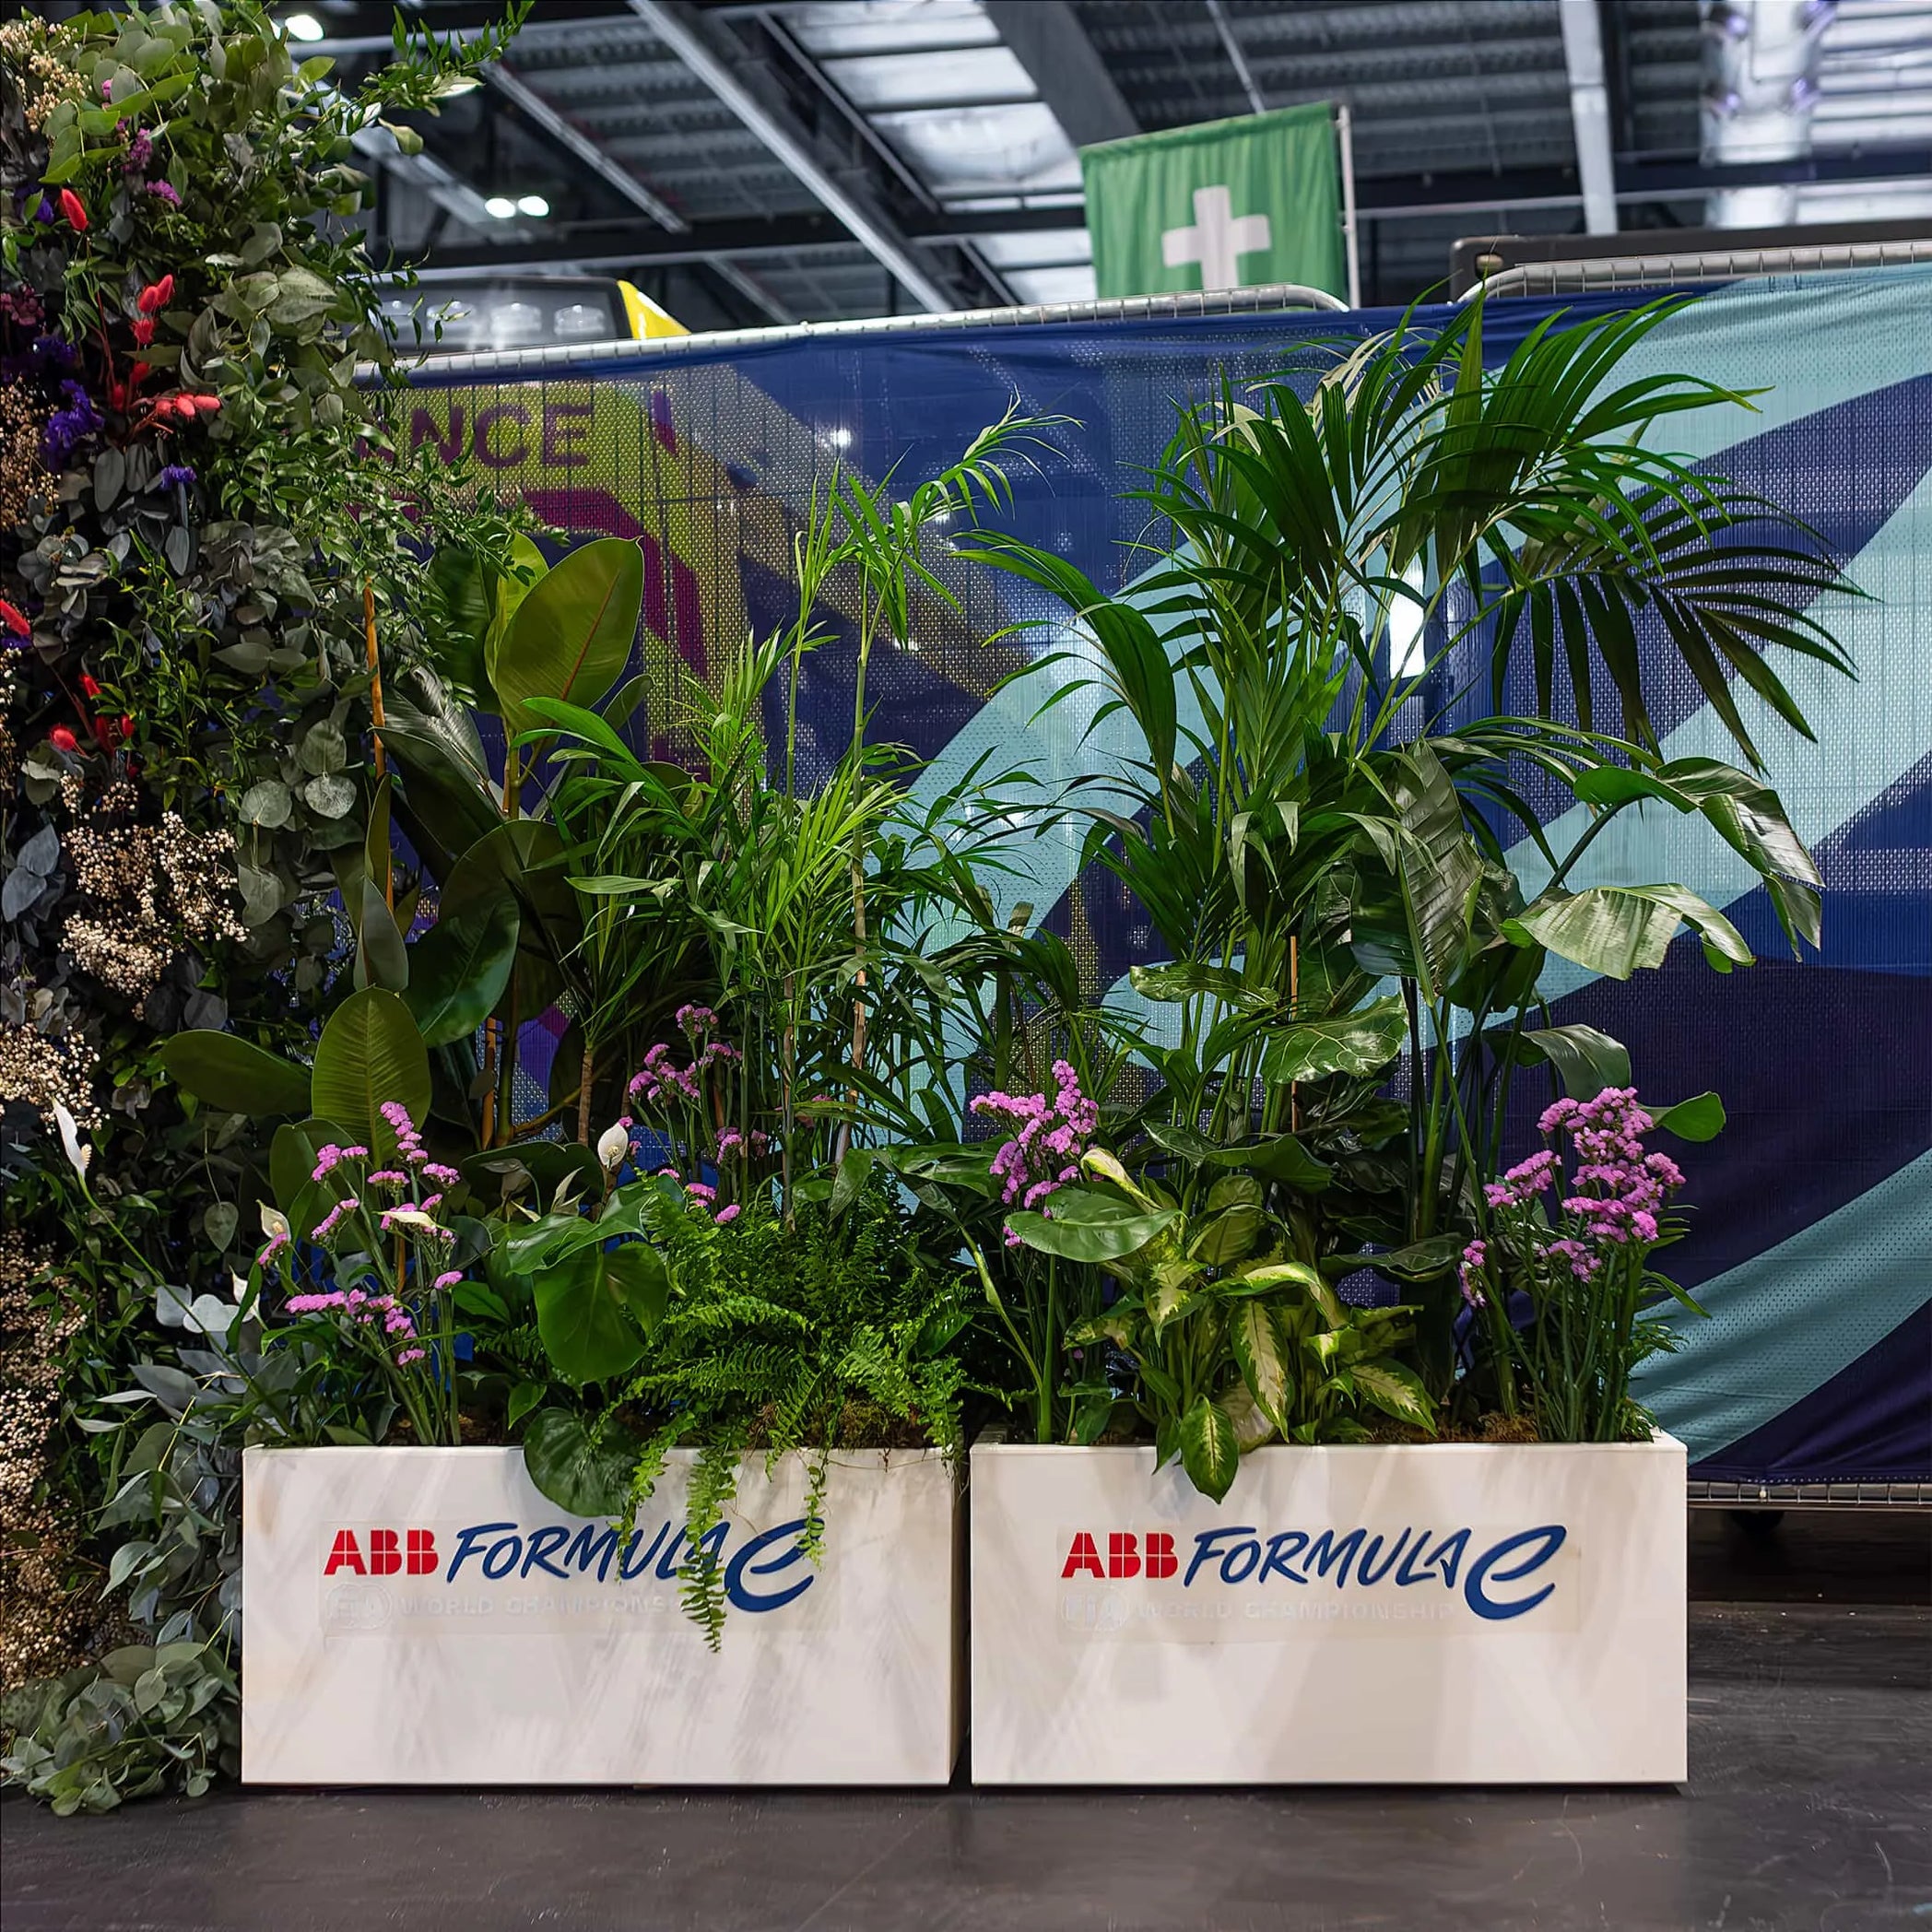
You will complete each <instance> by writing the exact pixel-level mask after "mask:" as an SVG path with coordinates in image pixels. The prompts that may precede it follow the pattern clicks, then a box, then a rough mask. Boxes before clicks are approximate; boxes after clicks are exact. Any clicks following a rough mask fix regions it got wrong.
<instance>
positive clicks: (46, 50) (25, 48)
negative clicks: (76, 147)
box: [0, 14, 87, 134]
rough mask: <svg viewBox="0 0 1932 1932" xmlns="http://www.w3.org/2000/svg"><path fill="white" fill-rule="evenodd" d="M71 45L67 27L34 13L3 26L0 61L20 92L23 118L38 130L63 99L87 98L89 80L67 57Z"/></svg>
mask: <svg viewBox="0 0 1932 1932" xmlns="http://www.w3.org/2000/svg"><path fill="white" fill-rule="evenodd" d="M71 45H72V40H71V37H70V36H69V35H68V34H67V33H66V32H65V29H62V28H60V27H57V26H55V25H54V24H53V23H52V22H51V21H46V20H37V19H35V18H34V17H33V16H32V15H31V14H29V15H27V16H26V17H25V18H22V19H18V20H9V21H7V23H6V26H4V27H0V64H4V65H5V66H6V70H7V76H8V78H9V79H10V80H11V81H12V83H13V85H14V88H15V89H16V91H17V92H18V95H19V100H20V112H21V118H22V119H23V120H25V122H26V123H27V124H28V126H29V127H30V128H32V129H33V130H34V132H35V133H36V134H38V133H39V132H40V130H41V128H43V127H45V126H46V124H47V117H48V115H49V114H51V113H52V112H53V111H54V109H55V108H56V107H58V106H59V105H60V104H61V102H62V101H63V100H78V101H85V100H87V82H86V81H85V80H84V79H82V77H81V76H80V75H79V74H78V73H77V72H76V70H75V69H74V68H73V67H71V66H70V65H68V64H67V61H66V59H65V57H64V56H65V54H66V53H67V52H68V50H69V48H70V47H71Z"/></svg>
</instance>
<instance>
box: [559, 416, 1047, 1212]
mask: <svg viewBox="0 0 1932 1932" xmlns="http://www.w3.org/2000/svg"><path fill="white" fill-rule="evenodd" d="M1040 427H1041V426H1040V425H1039V424H1038V423H1036V422H1033V421H1031V420H1028V419H1024V418H1019V417H1018V416H1016V415H1014V414H1012V413H1011V412H1009V413H1008V415H1007V417H1005V418H1002V419H1001V421H999V422H998V423H996V424H994V425H993V426H991V427H990V428H989V429H987V430H984V432H983V433H982V434H981V435H980V436H979V437H977V438H976V439H975V440H974V442H973V443H972V446H971V447H970V448H969V449H968V450H967V452H966V453H965V454H964V455H963V456H962V457H961V458H960V460H959V462H957V463H956V464H954V465H950V466H948V468H947V469H945V470H944V471H942V472H941V473H940V474H939V475H938V476H937V477H933V478H932V479H930V480H929V481H927V482H925V483H924V484H922V485H920V486H919V487H918V488H917V489H914V490H913V491H912V492H911V494H910V495H909V496H907V497H905V498H903V499H896V498H895V495H894V490H893V485H892V481H891V479H890V478H888V479H887V480H886V481H885V482H884V483H881V484H879V485H878V486H876V487H868V486H866V485H865V484H864V483H863V482H862V481H861V480H860V479H859V478H858V477H856V476H854V474H852V473H850V472H843V473H841V474H839V475H836V476H835V477H833V478H832V480H831V484H830V486H829V487H828V488H827V489H825V490H824V491H823V492H822V494H821V493H819V492H815V494H814V497H813V501H812V502H811V505H810V509H809V513H808V515H807V519H806V522H805V524H804V527H803V528H802V529H801V531H800V532H799V535H798V537H797V540H796V544H795V576H796V590H797V594H798V602H797V614H796V617H795V620H794V621H793V622H792V623H791V624H790V625H789V626H787V627H785V628H784V629H783V630H778V631H776V632H774V633H773V634H772V635H771V636H769V637H766V638H763V639H751V640H749V641H748V642H746V643H745V644H744V645H743V646H742V647H741V649H740V650H739V651H737V652H736V654H734V655H733V657H732V658H731V660H730V662H729V665H728V666H727V668H726V671H725V676H724V677H723V679H722V680H721V681H720V683H719V684H718V685H717V686H716V688H713V687H712V686H710V685H708V684H706V683H705V682H703V681H702V680H701V679H699V678H697V677H687V678H686V680H685V685H684V690H683V694H682V701H681V715H680V717H679V718H678V720H677V725H678V726H679V729H680V731H681V733H682V735H683V736H685V737H686V738H687V740H688V741H689V743H690V745H691V746H692V748H693V751H694V754H695V755H694V758H693V760H692V766H691V769H689V771H687V770H685V769H683V768H673V767H668V766H665V765H661V764H652V763H649V762H646V761H645V760H640V759H638V758H637V757H636V756H635V755H633V754H632V753H631V752H630V750H629V749H628V748H627V747H626V746H625V745H624V744H623V743H622V741H621V740H620V739H619V738H618V736H617V734H616V733H615V732H613V731H612V730H610V729H609V728H608V726H607V725H605V724H604V723H603V722H602V721H600V720H599V719H598V718H596V717H595V715H594V714H592V713H588V712H586V711H584V710H583V709H582V708H581V707H577V706H572V705H570V704H568V703H561V702H556V701H547V700H544V699H540V698H537V699H532V700H531V701H530V704H529V709H530V711H531V712H532V713H534V714H535V716H536V719H537V720H539V721H540V724H541V725H542V728H543V730H544V731H546V732H548V733H551V734H553V736H552V738H551V742H552V743H553V744H554V745H555V747H556V750H555V753H554V757H555V761H556V763H557V764H558V766H559V767H560V768H561V770H562V774H563V775H562V776H561V777H560V780H559V782H558V783H557V784H556V785H555V787H554V788H553V790H552V792H551V795H550V801H549V802H550V808H551V811H552V814H553V816H554V819H555V822H556V824H557V826H558V828H559V831H560V834H561V837H562V842H563V863H564V866H565V868H566V870H567V872H568V874H569V876H570V878H571V882H572V885H573V887H574V889H575V890H576V891H577V892H578V893H579V894H581V895H582V896H583V899H584V901H586V903H587V905H588V908H589V911H588V915H587V920H586V925H585V932H584V938H583V946H582V948H580V952H579V959H580V961H581V970H582V971H583V973H584V975H585V977H586V978H587V979H588V980H589V981H590V982H591V983H592V984H594V986H595V1002H594V1004H593V1005H592V1006H591V1007H589V1008H588V1009H587V1011H586V1013H585V1015H584V1022H583V1023H584V1025H585V1028H586V1031H587V1032H588V1033H589V1034H591V1035H593V1036H596V1037H610V1036H613V1035H614V1034H615V1033H616V1032H617V1031H618V1017H619V1016H627V1017H628V1019H629V1021H630V1025H631V1027H632V1030H633V1031H635V1030H636V1027H637V1025H638V1023H639V1019H640V1016H642V1019H643V1023H644V1024H645V1026H646V1027H647V1029H648V1028H649V1027H651V1026H655V1027H657V1028H659V1029H660V1030H666V1029H668V1024H669V1020H670V1018H671V1007H672V1006H674V1005H676V1004H677V1000H676V999H669V998H666V989H670V988H677V989H680V996H682V989H687V988H691V987H695V988H696V989H697V996H699V997H701V999H702V1001H703V1002H704V1003H705V1004H706V1005H707V1006H710V1007H715V1009H716V1011H717V1013H718V1015H719V1017H720V1024H721V1027H722V1030H723V1031H722V1037H723V1038H725V1040H727V1041H728V1042H730V1043H731V1044H732V1045H733V1047H734V1049H735V1051H736V1053H737V1054H739V1055H740V1056H741V1064H742V1066H744V1067H745V1069H746V1075H745V1078H743V1079H742V1080H741V1081H740V1082H739V1083H738V1093H739V1095H740V1101H741V1107H742V1110H743V1117H742V1118H740V1119H736V1120H734V1121H724V1120H719V1121H717V1122H716V1123H714V1124H713V1125H714V1130H715V1131H722V1130H724V1129H726V1128H736V1131H737V1132H738V1133H740V1134H741V1135H745V1136H749V1135H750V1134H751V1133H753V1132H754V1131H758V1132H760V1134H763V1135H765V1136H768V1137H769V1138H770V1141H771V1146H772V1160H773V1162H774V1165H775V1166H776V1168H777V1170H778V1177H779V1180H780V1184H781V1193H782V1196H783V1198H785V1199H787V1200H788V1199H789V1196H790V1191H791V1188H792V1186H793V1184H794V1183H795V1182H796V1181H798V1180H802V1179H804V1178H805V1177H807V1175H809V1174H811V1173H813V1172H815V1171H817V1170H819V1169H821V1168H822V1167H824V1166H825V1165H826V1164H827V1163H828V1162H831V1161H833V1160H838V1159H841V1158H842V1157H843V1156H844V1155H845V1154H846V1153H847V1152H848V1151H849V1150H850V1149H851V1148H852V1144H853V1135H854V1123H855V1121H856V1120H857V1118H858V1117H859V1115H860V1114H862V1113H863V1114H865V1115H866V1117H868V1118H875V1119H881V1118H882V1119H883V1120H885V1121H887V1122H889V1123H890V1124H891V1125H895V1126H897V1127H898V1128H899V1129H900V1130H901V1131H907V1130H910V1131H913V1132H916V1133H922V1134H924V1133H927V1132H930V1131H931V1126H930V1122H929V1120H928V1118H927V1116H926V1115H925V1113H923V1112H921V1111H919V1101H920V1096H921V1094H922V1092H923V1090H924V1089H925V1087H926V1086H927V1084H928V1072H927V1070H928V1069H929V1068H930V1067H931V1066H933V1065H934V1064H935V1063H936V1061H937V1059H938V1058H939V1057H940V1056H941V1054H942V1053H943V1041H942V1034H943V1012H944V1008H945V1007H946V1005H947V1003H948V999H949V998H950V988H949V985H948V981H947V979H946V976H945V974H944V973H943V972H941V971H940V970H939V969H938V968H937V966H935V965H933V964H932V963H930V962H929V961H928V960H927V959H926V958H925V951H926V948H927V941H928V937H929V934H930V931H931V929H932V927H933V926H934V925H935V924H936V922H937V921H939V920H940V919H941V918H943V917H944V916H946V915H947V914H948V913H954V912H957V911H958V909H959V908H960V906H961V905H962V904H965V903H967V902H969V901H972V898H973V892H974V885H973V882H974V879H975V878H976V877H977V876H979V875H981V874H984V872H985V871H986V870H987V869H988V868H990V867H993V866H997V865H998V864H999V863H1000V861H999V859H998V856H997V850H996V848H997V846H998V844H999V842H1000V841H1001V838H1002V837H1003V835H1004V831H1005V827H1004V820H1003V819H1002V817H1001V815H1000V812H999V810H998V801H999V793H1000V790H1001V787H1002V784H1003V783H1004V778H1005V777H1010V774H1005V775H1004V777H1003V775H1002V774H998V773H993V772H985V771H982V770H975V771H974V772H972V773H971V774H969V775H968V776H967V778H966V779H965V780H963V781H962V782H961V783H960V784H959V785H958V786H956V787H954V788H953V789H952V790H951V791H949V792H948V794H947V795H945V796H944V797H942V798H940V799H938V800H937V801H934V802H933V803H931V804H930V805H925V806H921V805H919V804H917V803H916V802H915V801H914V800H913V796H912V793H911V780H912V778H913V773H914V770H915V768H914V766H913V761H912V760H911V759H910V758H909V756H908V755H907V754H906V753H905V752H904V751H903V750H901V748H896V747H893V746H880V745H875V744H871V743H868V742H867V740H866V724H867V720H868V712H867V707H866V673H867V668H868V666H869V663H870V659H871V656H872V654H873V652H874V651H875V649H877V648H878V647H879V646H881V645H882V644H883V645H885V646H887V647H893V648H896V647H900V646H902V645H903V644H904V643H905V642H907V641H908V640H909V639H911V638H912V637H913V631H914V628H915V625H916V624H917V622H918V621H919V608H918V607H919V604H920V601H921V599H922V598H924V599H925V600H926V602H927V603H928V604H929V605H930V606H935V607H955V608H956V607H957V599H956V598H955V596H954V594H953V593H952V592H951V591H950V590H949V589H948V587H947V585H946V584H945V583H943V582H942V581H941V580H940V579H939V578H938V577H937V575H936V574H935V573H934V572H933V571H932V570H931V569H930V568H929V566H928V564H927V562H926V560H925V555H924V551H925V548H926V547H927V546H928V545H929V544H930V543H931V542H932V541H933V540H934V535H933V533H934V532H935V530H936V529H937V527H938V526H940V525H941V524H947V523H950V522H951V521H952V520H953V519H955V518H960V519H963V520H964V521H965V522H966V523H967V524H975V523H976V521H977V518H978V516H979V514H980V512H982V511H983V510H984V509H985V508H988V507H1000V506H1004V505H1005V504H1006V503H1007V501H1009V495H1010V492H1009V488H1008V485H1007V478H1006V475H1005V470H1004V468H1003V466H1002V465H1008V464H1010V463H1011V461H1012V460H1013V459H1014V458H1015V456H1016V455H1023V454H1024V452H1025V449H1026V447H1027V445H1028V443H1029V442H1031V441H1032V440H1033V439H1034V438H1035V436H1036V434H1037V431H1038V430H1039V428H1040ZM841 582H842V589H843V592H844V597H843V601H844V603H845V604H846V607H848V608H849V609H851V610H852V611H853V612H854V616H855V626H854V628H855V631H856V636H855V639H854V643H855V648H856V666H855V678H854V701H853V714H852V728H851V733H850V736H849V739H848V742H847V744H846V746H845V748H844V749H843V750H842V752H841V753H840V754H839V755H838V756H837V758H836V759H835V760H833V761H832V762H831V768H830V770H829V771H827V772H824V773H823V775H822V776H820V777H818V778H817V780H816V782H808V774H807V772H805V771H804V770H803V769H802V764H801V760H800V756H799V745H800V735H801V725H800V720H799V689H800V684H801V679H802V677H803V676H804V673H805V667H806V665H807V661H808V659H809V658H810V657H811V656H812V655H813V654H814V653H816V652H818V651H819V650H820V649H821V648H823V647H824V646H825V645H826V644H827V643H828V642H830V633H829V632H828V631H827V630H825V629H824V628H823V626H822V625H821V623H820V620H819V607H820V603H821V600H822V599H823V598H824V597H825V596H826V595H828V593H829V592H830V590H831V588H832V587H833V586H834V584H835V583H841ZM778 715H782V716H783V720H784V733H783V743H782V745H774V744H773V743H772V734H771V733H770V731H769V730H768V720H771V719H772V718H773V717H775V716H778ZM628 1070H629V1069H628V1068H627V1069H626V1071H628Z"/></svg>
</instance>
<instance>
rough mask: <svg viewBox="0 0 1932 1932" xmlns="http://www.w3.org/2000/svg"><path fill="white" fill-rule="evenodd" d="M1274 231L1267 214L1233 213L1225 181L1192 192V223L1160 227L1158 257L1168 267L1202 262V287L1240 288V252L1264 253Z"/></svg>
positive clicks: (1244, 253) (1232, 204) (1231, 197)
mask: <svg viewBox="0 0 1932 1932" xmlns="http://www.w3.org/2000/svg"><path fill="white" fill-rule="evenodd" d="M1272 233H1273V230H1270V229H1269V227H1268V218H1267V217H1266V215H1236V214H1235V212H1234V199H1233V196H1232V195H1231V194H1229V193H1228V190H1227V187H1226V185H1225V184H1224V183H1219V182H1217V183H1215V185H1214V186H1213V187H1211V188H1196V190H1195V191H1194V226H1193V227H1192V228H1170V229H1163V230H1161V233H1160V259H1161V261H1162V263H1163V264H1164V265H1166V266H1167V267H1169V268H1179V267H1181V266H1183V265H1184V264H1186V263H1188V262H1198V263H1199V264H1200V265H1201V287H1202V288H1204V289H1239V288H1240V287H1241V285H1242V277H1241V268H1240V261H1241V257H1242V256H1243V255H1247V254H1259V253H1266V250H1267V247H1268V244H1269V240H1270V237H1271V235H1272Z"/></svg>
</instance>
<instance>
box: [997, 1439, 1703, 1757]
mask: <svg viewBox="0 0 1932 1932" xmlns="http://www.w3.org/2000/svg"><path fill="white" fill-rule="evenodd" d="M1153 1461H1154V1457H1153V1452H1152V1451H1151V1450H1150V1449H1139V1448H1130V1449H1085V1450H1082V1449H1070V1448H1060V1447H1048V1448H1040V1447H1034V1446H1031V1445H1018V1444H1015V1445H1007V1444H1003V1443H984V1442H983V1443H980V1444H979V1445H978V1446H977V1447H976V1448H975V1449H974V1450H973V1452H972V1564H971V1568H972V1774H973V1781H974V1782H975V1783H976V1784H981V1785H1243V1784H1310V1785H1314V1784H1543V1783H1562V1784H1577V1785H1596V1784H1668V1783H1674V1782H1676V1781H1678V1780H1679V1779H1681V1778H1682V1777H1683V1776H1684V1775H1685V1763H1684V1750H1685V1710H1684V1696H1685V1658H1684V1643H1685V1609H1684V1604H1685V1573H1684V1572H1685V1562H1684V1537H1685V1504H1684V1451H1683V1446H1682V1444H1681V1443H1676V1442H1673V1441H1671V1440H1670V1438H1668V1437H1658V1438H1656V1439H1655V1441H1653V1442H1651V1443H1616V1444H1605V1445H1600V1446H1599V1445H1595V1444H1590V1445H1580V1446H1571V1445H1558V1444H1531V1445H1523V1446H1509V1447H1502V1446H1490V1445H1486V1444H1474V1443H1441V1444H1431V1445H1423V1446H1420V1447H1414V1448H1410V1447H1381V1446H1372V1445H1366V1444H1365V1445H1362V1446H1360V1447H1337V1448H1321V1449H1302V1448H1284V1447H1280V1446H1273V1447H1269V1448H1265V1449H1258V1450H1255V1452H1254V1453H1253V1454H1251V1455H1247V1456H1245V1457H1243V1461H1242V1466H1241V1472H1240V1474H1239V1475H1238V1476H1237V1478H1235V1483H1234V1487H1233V1489H1232V1490H1231V1491H1230V1492H1229V1495H1228V1498H1227V1500H1226V1502H1223V1503H1221V1504H1219V1505H1217V1504H1215V1503H1213V1502H1209V1501H1208V1499H1207V1498H1206V1497H1204V1496H1202V1495H1201V1494H1200V1493H1199V1492H1198V1491H1197V1490H1195V1489H1193V1488H1192V1487H1191V1486H1190V1485H1189V1484H1188V1482H1187V1480H1186V1478H1185V1477H1184V1476H1183V1475H1182V1473H1181V1471H1180V1470H1179V1468H1178V1467H1169V1468H1167V1469H1165V1470H1162V1471H1160V1472H1159V1473H1156V1471H1155V1470H1154V1467H1153ZM1559 1531H1560V1532H1561V1536H1559V1535H1558V1534H1557V1532H1559ZM1458 1532H1463V1533H1464V1534H1463V1535H1461V1536H1458V1535H1457V1533H1458ZM1083 1536H1084V1537H1088V1538H1090V1539H1091V1540H1090V1544H1089V1543H1083V1542H1082V1541H1080V1538H1081V1537H1083ZM1116 1537H1118V1538H1121V1539H1122V1540H1121V1541H1120V1542H1119V1543H1118V1544H1116V1543H1115V1542H1114V1540H1113V1539H1114V1538H1116ZM1150 1538H1151V1540H1150ZM1162 1538H1165V1539H1168V1540H1166V1541H1162V1540H1160V1539H1162ZM1324 1538H1325V1540H1324ZM1096 1568H1098V1569H1099V1570H1101V1572H1102V1574H1101V1575H1098V1576H1097V1575H1095V1574H1093V1571H1094V1569H1096ZM1365 1570H1366V1571H1367V1573H1368V1574H1367V1576H1366V1579H1365V1577H1364V1571H1365ZM1150 1572H1151V1573H1150Z"/></svg>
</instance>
